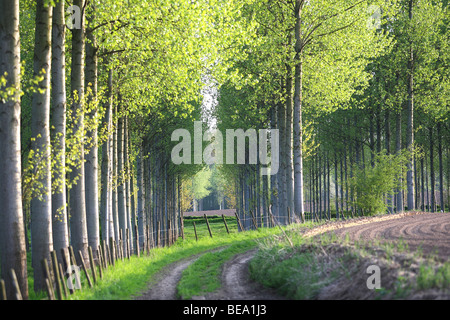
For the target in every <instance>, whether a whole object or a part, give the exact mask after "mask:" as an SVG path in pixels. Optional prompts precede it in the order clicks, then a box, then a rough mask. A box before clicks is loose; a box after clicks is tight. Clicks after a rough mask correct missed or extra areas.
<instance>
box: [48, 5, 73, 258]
mask: <svg viewBox="0 0 450 320" xmlns="http://www.w3.org/2000/svg"><path fill="white" fill-rule="evenodd" d="M64 14H65V10H64V1H58V2H57V3H56V6H55V8H53V25H52V67H51V69H52V80H51V83H52V118H51V124H52V127H53V128H54V129H53V130H52V131H51V135H52V141H56V144H55V145H54V146H53V153H54V154H55V157H56V159H57V163H58V164H59V168H57V169H56V172H55V173H54V178H53V180H52V184H58V188H57V190H56V191H55V192H54V194H53V195H52V214H53V220H52V228H53V249H54V250H55V251H56V255H57V257H58V260H59V261H63V260H62V258H63V257H62V256H61V254H62V253H61V249H63V248H67V247H68V246H69V230H68V224H67V208H66V206H67V194H66V170H65V169H66V156H65V153H66V104H67V94H66V62H65V59H66V50H65V42H66V26H65V22H64Z"/></svg>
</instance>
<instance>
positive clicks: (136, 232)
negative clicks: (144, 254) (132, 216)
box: [134, 225, 141, 258]
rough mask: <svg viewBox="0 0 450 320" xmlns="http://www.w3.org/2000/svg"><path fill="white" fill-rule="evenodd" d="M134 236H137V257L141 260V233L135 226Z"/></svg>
mask: <svg viewBox="0 0 450 320" xmlns="http://www.w3.org/2000/svg"><path fill="white" fill-rule="evenodd" d="M134 234H135V235H136V244H135V248H136V255H137V256H138V258H139V257H140V256H141V248H139V233H138V227H137V225H134Z"/></svg>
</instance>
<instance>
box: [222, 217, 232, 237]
mask: <svg viewBox="0 0 450 320" xmlns="http://www.w3.org/2000/svg"><path fill="white" fill-rule="evenodd" d="M222 219H223V223H224V224H225V228H226V229H227V233H228V234H230V230H228V225H227V221H226V220H225V216H224V215H223V214H222Z"/></svg>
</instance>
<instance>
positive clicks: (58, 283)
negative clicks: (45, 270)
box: [51, 251, 63, 300]
mask: <svg viewBox="0 0 450 320" xmlns="http://www.w3.org/2000/svg"><path fill="white" fill-rule="evenodd" d="M51 255H52V264H53V272H54V274H55V282H56V291H57V292H58V298H59V300H62V299H63V292H62V287H61V277H60V275H59V270H58V258H57V257H56V251H52V253H51Z"/></svg>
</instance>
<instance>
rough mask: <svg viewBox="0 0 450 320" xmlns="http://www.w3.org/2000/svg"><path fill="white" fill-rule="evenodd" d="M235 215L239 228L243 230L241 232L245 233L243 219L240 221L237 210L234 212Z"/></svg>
mask: <svg viewBox="0 0 450 320" xmlns="http://www.w3.org/2000/svg"><path fill="white" fill-rule="evenodd" d="M234 215H235V216H236V220H237V222H238V226H239V228H240V229H241V231H245V230H244V228H243V227H242V224H241V219H239V215H238V212H237V210H236V211H235V212H234Z"/></svg>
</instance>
